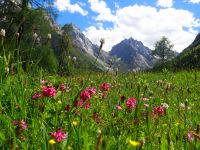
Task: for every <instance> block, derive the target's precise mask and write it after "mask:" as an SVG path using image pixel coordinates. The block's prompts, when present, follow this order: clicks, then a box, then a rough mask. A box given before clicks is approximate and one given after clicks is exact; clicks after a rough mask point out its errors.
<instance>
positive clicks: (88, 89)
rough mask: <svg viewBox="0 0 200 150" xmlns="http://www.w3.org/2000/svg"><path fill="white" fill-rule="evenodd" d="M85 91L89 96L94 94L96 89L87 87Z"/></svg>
mask: <svg viewBox="0 0 200 150" xmlns="http://www.w3.org/2000/svg"><path fill="white" fill-rule="evenodd" d="M85 90H86V91H88V92H89V93H90V95H93V94H96V89H95V88H90V87H88V88H86V89H85Z"/></svg>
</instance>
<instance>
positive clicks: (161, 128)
mask: <svg viewBox="0 0 200 150" xmlns="http://www.w3.org/2000/svg"><path fill="white" fill-rule="evenodd" d="M195 74H196V77H195ZM42 79H45V80H48V81H49V83H50V84H52V85H53V86H54V87H56V89H57V95H56V96H54V97H52V98H48V97H42V98H39V99H37V100H32V99H31V96H32V95H33V94H34V93H36V92H41V90H42V85H41V83H40V80H42ZM103 82H107V83H109V84H110V91H108V92H106V96H105V97H104V98H102V96H101V95H102V92H101V90H100V88H99V86H100V84H101V83H103ZM61 83H65V84H66V86H67V90H66V91H65V92H61V91H59V85H60V84H61ZM86 87H94V88H96V89H97V92H96V94H95V95H94V96H92V98H91V100H90V103H91V106H90V109H89V110H85V109H84V108H78V107H75V106H74V101H75V100H76V96H77V95H78V94H79V93H80V89H82V88H86ZM199 89H200V72H179V73H170V72H163V73H129V74H121V75H117V76H116V75H111V74H95V73H93V74H92V75H91V76H90V78H89V80H88V75H87V74H85V75H84V74H83V75H75V76H71V77H66V78H64V77H59V76H50V75H48V74H47V75H45V74H40V75H38V76H35V77H32V76H30V75H27V74H21V75H20V76H17V75H8V76H7V77H5V78H4V79H3V80H1V83H0V148H1V149H12V148H14V149H17V148H19V149H42V150H43V149H44V150H45V149H81V150H82V149H85V150H88V149H112V150H113V149H114V150H115V149H120V150H124V149H149V150H153V149H162V150H165V149H166V150H167V149H175V150H179V149H180V150H182V149H188V150H190V149H200V142H199V141H197V140H196V139H195V138H194V139H193V140H192V141H190V140H188V138H187V133H188V132H189V131H194V130H196V129H197V126H198V124H200V117H199V116H200V111H199V108H200V90H199ZM122 96H125V101H121V100H120V99H121V97H122ZM77 97H78V98H77V100H78V99H79V95H78V96H77ZM130 97H135V98H136V99H137V107H136V108H134V109H132V110H131V111H129V110H128V109H127V108H126V101H127V99H128V98H130ZM142 97H147V98H149V101H148V102H146V103H148V104H149V107H148V108H146V107H144V106H143V104H144V102H143V101H141V100H140V99H141V98H142ZM164 102H165V103H167V104H168V105H169V108H168V109H167V110H166V113H165V114H164V115H163V116H161V117H158V116H156V118H155V119H154V120H153V119H152V116H151V112H152V110H153V108H154V107H156V106H160V105H161V103H164ZM180 103H184V104H185V105H187V106H188V107H190V109H188V110H184V109H181V107H180ZM67 105H70V110H69V111H65V107H66V106H67ZM117 105H121V106H122V110H121V111H119V110H117V109H116V106H117ZM94 113H95V114H96V120H95V119H94V118H95V117H94V116H95V115H94ZM145 113H146V114H148V115H146V116H145V115H144V114H145ZM21 119H24V120H25V122H26V123H27V125H28V128H27V129H26V130H24V131H22V132H21V133H20V134H19V133H18V132H17V128H16V125H14V124H13V121H14V120H21ZM73 122H75V123H73ZM76 124H77V125H76ZM59 127H61V128H62V130H63V131H64V132H66V133H68V137H67V139H66V140H63V141H62V142H57V143H56V144H53V145H51V144H49V140H50V139H51V133H52V132H55V131H56V129H57V128H59ZM196 132H198V131H196ZM199 134H200V133H197V135H199ZM194 137H196V136H194ZM130 140H132V141H136V142H140V144H139V145H138V146H133V145H131V144H130Z"/></svg>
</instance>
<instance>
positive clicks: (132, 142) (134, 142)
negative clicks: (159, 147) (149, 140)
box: [129, 140, 140, 146]
mask: <svg viewBox="0 0 200 150" xmlns="http://www.w3.org/2000/svg"><path fill="white" fill-rule="evenodd" d="M129 143H130V144H131V145H132V146H140V142H137V141H132V140H130V141H129Z"/></svg>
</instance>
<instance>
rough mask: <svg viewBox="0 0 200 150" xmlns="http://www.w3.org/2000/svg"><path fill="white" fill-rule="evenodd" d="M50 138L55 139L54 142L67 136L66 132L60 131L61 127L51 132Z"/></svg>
mask: <svg viewBox="0 0 200 150" xmlns="http://www.w3.org/2000/svg"><path fill="white" fill-rule="evenodd" d="M51 138H53V139H54V140H56V142H61V141H62V140H64V139H66V138H67V134H66V133H65V132H62V129H61V128H58V129H57V130H56V132H53V133H52V134H51Z"/></svg>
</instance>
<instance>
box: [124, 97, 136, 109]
mask: <svg viewBox="0 0 200 150" xmlns="http://www.w3.org/2000/svg"><path fill="white" fill-rule="evenodd" d="M136 103H137V100H136V98H133V97H132V98H129V99H128V100H127V101H126V107H127V108H128V109H133V108H135V107H136Z"/></svg>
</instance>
